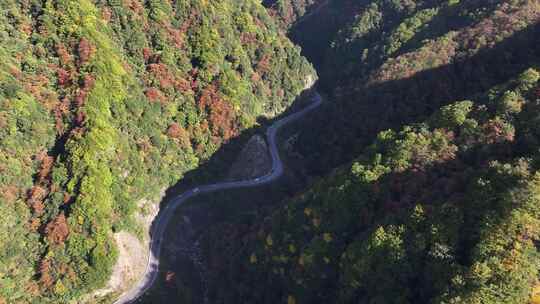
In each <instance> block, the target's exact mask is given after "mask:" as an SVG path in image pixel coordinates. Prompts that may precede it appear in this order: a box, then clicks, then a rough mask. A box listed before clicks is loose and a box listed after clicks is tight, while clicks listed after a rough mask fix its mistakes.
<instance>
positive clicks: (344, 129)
mask: <svg viewBox="0 0 540 304" xmlns="http://www.w3.org/2000/svg"><path fill="white" fill-rule="evenodd" d="M538 37H540V27H539V25H538V24H536V25H534V26H530V27H528V28H527V29H525V30H523V31H521V32H519V33H517V34H515V35H514V36H512V37H511V38H508V39H506V40H504V41H502V42H500V43H498V44H497V45H496V46H495V47H493V48H490V49H487V50H482V51H480V52H478V53H477V54H476V55H474V56H472V57H470V58H466V59H463V60H457V61H456V62H453V63H452V64H450V65H446V66H442V67H438V68H434V69H431V70H426V71H423V72H420V73H417V74H415V75H413V76H412V77H409V78H405V79H398V80H391V81H387V82H384V83H379V84H374V85H369V86H365V85H363V84H362V85H359V89H357V90H355V91H353V92H346V93H344V94H343V95H342V96H339V97H338V101H332V102H326V103H325V104H323V105H322V106H321V107H320V108H318V109H316V110H315V111H314V112H313V113H310V114H308V115H307V116H306V117H304V118H302V119H301V122H295V123H293V124H291V125H290V126H288V127H286V128H285V129H293V128H295V129H297V130H298V129H300V130H301V131H300V140H299V143H298V144H297V149H298V150H299V151H300V152H301V154H302V155H303V156H304V160H303V161H301V162H297V164H296V167H295V165H291V166H290V168H291V169H292V170H294V169H295V168H298V166H307V168H308V170H307V172H308V174H309V175H317V176H320V175H324V174H327V173H328V172H329V171H330V170H332V169H333V168H335V167H337V166H339V165H342V164H346V163H348V162H350V161H352V160H353V159H354V157H356V156H357V155H358V154H359V153H360V152H361V151H362V150H363V149H364V148H365V147H366V145H368V144H369V143H371V142H372V141H373V139H374V138H375V136H376V134H377V133H378V132H380V131H381V130H385V129H389V128H395V129H399V128H400V127H402V126H403V125H406V124H411V123H415V122H419V121H422V120H424V119H425V118H426V117H427V116H429V115H430V114H432V113H433V112H434V111H435V110H437V109H438V108H439V107H440V106H442V105H445V104H448V103H450V102H453V101H456V100H462V99H468V98H474V97H476V96H477V95H478V94H479V93H483V92H485V91H486V90H487V89H489V88H491V87H493V86H494V85H496V84H499V83H501V82H504V81H506V80H508V79H509V78H511V77H515V76H516V75H517V74H518V73H519V72H521V71H522V70H523V69H525V68H526V67H528V66H531V65H532V64H533V62H536V63H538V61H537V60H538V58H540V43H538ZM426 88H429V89H426ZM368 101H369V102H368ZM304 102H305V100H304V99H301V98H300V99H298V100H297V101H296V102H295V103H294V104H293V105H292V106H291V108H290V109H289V110H288V111H286V112H285V113H284V114H283V115H281V116H280V117H282V116H286V115H287V114H288V113H289V112H292V111H294V110H295V109H296V108H301V107H302V105H303V103H304ZM280 117H276V118H274V119H272V120H268V121H267V120H264V119H260V120H259V122H260V124H261V127H258V128H252V129H248V130H245V131H243V132H242V133H241V134H240V135H239V136H238V137H236V138H234V139H232V140H230V141H229V142H228V143H226V144H224V145H223V146H222V147H221V148H220V149H219V150H218V151H217V152H216V153H215V154H214V155H213V156H212V157H211V158H210V159H209V160H208V161H207V162H205V163H203V164H201V165H200V166H199V167H198V168H197V169H195V170H193V171H190V172H188V173H186V175H185V177H184V179H182V180H181V181H180V182H179V183H178V184H176V185H175V186H173V187H171V188H170V189H169V190H168V191H167V193H166V197H165V198H164V200H163V202H162V203H166V202H167V201H168V200H170V199H171V198H172V197H174V196H176V195H178V194H180V193H182V192H183V191H185V190H187V189H190V188H192V187H193V186H196V185H203V184H209V183H215V182H219V181H222V180H223V178H224V176H225V175H226V173H227V171H228V170H229V167H230V164H231V163H232V162H233V161H234V160H235V158H236V156H237V155H238V154H239V151H240V150H241V149H242V148H243V145H244V144H245V143H246V142H247V140H248V139H249V138H250V137H251V136H253V135H254V134H256V133H259V134H264V129H265V127H266V126H268V125H270V124H272V123H273V122H274V121H276V120H278V119H279V118H280ZM284 131H285V132H286V130H284ZM298 190H300V189H297V191H298ZM238 191H240V190H238ZM262 196H264V195H262ZM260 199H264V198H263V197H261V198H260ZM254 205H256V204H254ZM229 208H233V207H232V206H231V207H229ZM207 228H208V227H207ZM161 276H162V275H160V277H161ZM160 280H161V279H159V280H158V281H160ZM147 301H148V299H144V298H143V299H141V300H140V301H138V303H150V302H147Z"/></svg>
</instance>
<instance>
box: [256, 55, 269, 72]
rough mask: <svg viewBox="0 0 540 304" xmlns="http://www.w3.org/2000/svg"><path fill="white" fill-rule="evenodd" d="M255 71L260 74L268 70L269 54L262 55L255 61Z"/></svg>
mask: <svg viewBox="0 0 540 304" xmlns="http://www.w3.org/2000/svg"><path fill="white" fill-rule="evenodd" d="M256 70H257V72H259V73H260V74H265V73H267V72H268V71H269V70H270V55H268V54H267V55H264V56H263V57H262V58H261V60H260V61H259V62H258V63H257V68H256Z"/></svg>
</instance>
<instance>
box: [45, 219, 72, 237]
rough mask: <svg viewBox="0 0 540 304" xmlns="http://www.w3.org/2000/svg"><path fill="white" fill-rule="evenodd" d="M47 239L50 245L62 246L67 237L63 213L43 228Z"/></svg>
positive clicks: (67, 231) (67, 228)
mask: <svg viewBox="0 0 540 304" xmlns="http://www.w3.org/2000/svg"><path fill="white" fill-rule="evenodd" d="M45 234H46V236H47V239H48V240H49V242H50V243H52V244H62V243H63V242H64V241H65V240H66V238H67V237H68V235H69V227H68V224H67V222H66V217H65V216H64V213H60V214H59V215H58V216H57V217H56V218H55V219H54V220H53V221H52V222H50V223H49V224H47V227H46V228H45Z"/></svg>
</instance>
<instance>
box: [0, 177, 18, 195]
mask: <svg viewBox="0 0 540 304" xmlns="http://www.w3.org/2000/svg"><path fill="white" fill-rule="evenodd" d="M0 171H1V170H0ZM18 193H19V190H18V189H17V187H15V186H14V185H9V186H5V187H3V188H1V189H0V195H1V196H2V197H3V198H4V200H5V202H6V203H14V202H15V200H16V199H17V197H18V196H19V194H18Z"/></svg>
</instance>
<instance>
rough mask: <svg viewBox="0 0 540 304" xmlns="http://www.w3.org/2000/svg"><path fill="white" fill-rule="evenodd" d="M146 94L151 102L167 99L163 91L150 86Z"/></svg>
mask: <svg viewBox="0 0 540 304" xmlns="http://www.w3.org/2000/svg"><path fill="white" fill-rule="evenodd" d="M144 94H145V95H146V98H148V100H150V102H156V101H159V102H162V103H163V102H164V101H165V97H164V96H163V94H162V93H161V91H160V90H158V89H156V88H149V89H148V90H146V92H145V93H144Z"/></svg>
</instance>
